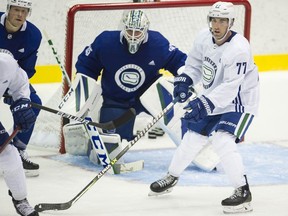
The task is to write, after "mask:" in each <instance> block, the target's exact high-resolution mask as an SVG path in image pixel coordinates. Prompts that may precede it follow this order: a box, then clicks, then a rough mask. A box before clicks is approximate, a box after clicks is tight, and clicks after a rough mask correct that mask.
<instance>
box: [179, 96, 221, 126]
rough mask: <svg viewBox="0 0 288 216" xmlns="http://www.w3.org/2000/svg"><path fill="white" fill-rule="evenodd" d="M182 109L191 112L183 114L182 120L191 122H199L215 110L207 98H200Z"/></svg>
mask: <svg viewBox="0 0 288 216" xmlns="http://www.w3.org/2000/svg"><path fill="white" fill-rule="evenodd" d="M184 109H187V110H192V111H191V112H186V113H185V115H184V119H186V120H188V121H191V122H199V121H201V120H202V119H203V118H205V117H206V116H207V115H208V114H211V113H212V112H213V110H214V109H215V106H214V104H213V103H212V102H211V101H210V100H209V99H208V98H207V97H205V96H200V97H198V98H196V99H195V100H192V101H190V102H189V103H188V104H187V105H186V106H185V107H184Z"/></svg>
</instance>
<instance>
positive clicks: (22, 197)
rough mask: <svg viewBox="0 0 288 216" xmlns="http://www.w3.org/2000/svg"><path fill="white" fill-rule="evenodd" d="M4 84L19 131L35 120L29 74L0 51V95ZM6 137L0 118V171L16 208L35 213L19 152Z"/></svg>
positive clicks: (25, 214)
mask: <svg viewBox="0 0 288 216" xmlns="http://www.w3.org/2000/svg"><path fill="white" fill-rule="evenodd" d="M7 88H9V94H11V95H12V97H13V101H14V102H13V103H12V104H11V106H10V109H11V112H12V115H13V120H14V123H15V125H17V126H19V127H20V128H21V132H25V131H27V130H29V129H30V128H31V126H32V125H33V124H34V123H35V120H36V116H35V113H34V112H33V110H32V108H31V106H30V99H29V95H30V90H29V82H28V77H27V75H26V73H25V72H24V70H22V69H21V68H20V67H19V65H18V64H17V62H16V60H15V59H14V58H13V57H12V56H10V55H9V54H6V53H0V96H3V94H4V93H5V91H6V89H7ZM8 137H9V135H8V133H7V132H6V130H5V128H4V126H3V125H2V124H1V122H0V149H1V153H0V172H2V173H3V176H4V180H5V182H6V184H7V186H8V188H9V192H8V193H9V195H10V196H11V197H12V201H13V204H14V207H15V209H16V212H17V213H18V214H20V215H22V216H38V213H37V212H36V211H35V210H34V208H33V207H31V206H30V204H29V203H28V200H27V198H26V197H27V188H26V179H25V174H24V169H23V166H22V161H21V158H20V155H19V153H18V151H17V149H16V148H15V146H14V145H12V143H11V144H8V145H7V146H6V147H5V146H4V143H5V141H6V140H8ZM1 193H2V191H1Z"/></svg>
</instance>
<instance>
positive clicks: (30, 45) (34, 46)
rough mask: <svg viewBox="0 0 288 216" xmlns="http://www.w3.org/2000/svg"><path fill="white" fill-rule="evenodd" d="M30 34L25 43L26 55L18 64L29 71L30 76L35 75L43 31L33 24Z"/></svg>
mask: <svg viewBox="0 0 288 216" xmlns="http://www.w3.org/2000/svg"><path fill="white" fill-rule="evenodd" d="M29 33H30V34H28V33H27V34H28V36H27V38H28V39H27V43H26V44H25V46H26V47H24V49H25V53H26V55H25V57H24V58H21V59H19V60H18V64H19V65H20V67H21V68H23V70H24V71H25V72H26V73H27V75H28V78H29V79H30V78H31V77H33V76H34V74H35V73H36V69H35V65H36V61H37V59H38V49H39V47H40V43H41V40H42V35H41V32H40V31H39V29H38V28H36V27H34V26H32V27H31V29H30V32H29Z"/></svg>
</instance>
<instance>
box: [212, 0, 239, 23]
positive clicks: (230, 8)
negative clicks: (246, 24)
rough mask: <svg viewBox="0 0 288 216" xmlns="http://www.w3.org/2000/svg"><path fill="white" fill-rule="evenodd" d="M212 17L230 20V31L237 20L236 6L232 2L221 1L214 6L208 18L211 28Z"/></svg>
mask: <svg viewBox="0 0 288 216" xmlns="http://www.w3.org/2000/svg"><path fill="white" fill-rule="evenodd" d="M212 17H216V18H217V17H218V18H227V19H229V29H230V28H231V27H232V25H233V22H234V19H235V12H234V5H233V4H232V3H231V2H221V1H219V2H216V3H215V4H213V5H212V7H211V9H210V10H209V13H208V16H207V21H208V25H209V27H210V21H211V18H212Z"/></svg>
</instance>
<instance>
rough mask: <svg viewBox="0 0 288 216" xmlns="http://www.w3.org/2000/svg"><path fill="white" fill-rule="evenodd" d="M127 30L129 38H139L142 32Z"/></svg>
mask: <svg viewBox="0 0 288 216" xmlns="http://www.w3.org/2000/svg"><path fill="white" fill-rule="evenodd" d="M126 31H127V35H128V37H129V38H130V39H132V40H133V39H134V40H135V39H140V37H141V36H142V32H141V31H137V30H134V31H133V30H126Z"/></svg>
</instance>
